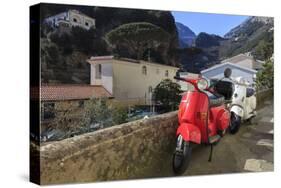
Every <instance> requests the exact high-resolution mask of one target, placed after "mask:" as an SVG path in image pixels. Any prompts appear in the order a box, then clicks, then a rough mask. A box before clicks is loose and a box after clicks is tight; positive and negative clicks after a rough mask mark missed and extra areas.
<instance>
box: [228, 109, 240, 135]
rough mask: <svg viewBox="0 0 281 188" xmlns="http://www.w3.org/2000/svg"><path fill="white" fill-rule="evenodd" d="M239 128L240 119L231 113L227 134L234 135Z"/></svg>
mask: <svg viewBox="0 0 281 188" xmlns="http://www.w3.org/2000/svg"><path fill="white" fill-rule="evenodd" d="M240 126H241V117H240V116H238V115H237V114H235V113H233V112H232V113H231V122H230V126H229V132H230V133H231V134H236V133H237V132H238V131H239V129H240Z"/></svg>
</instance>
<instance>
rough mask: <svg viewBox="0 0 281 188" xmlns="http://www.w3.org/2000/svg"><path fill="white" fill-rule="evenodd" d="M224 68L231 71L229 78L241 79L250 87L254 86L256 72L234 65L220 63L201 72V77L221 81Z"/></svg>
mask: <svg viewBox="0 0 281 188" xmlns="http://www.w3.org/2000/svg"><path fill="white" fill-rule="evenodd" d="M226 68H230V69H231V70H232V74H231V78H233V79H235V78H238V77H242V78H244V80H245V81H247V82H248V83H249V84H250V85H254V81H255V77H256V73H257V71H256V70H254V69H250V68H247V67H243V66H241V65H238V64H234V63H222V64H219V65H215V66H213V67H211V68H208V69H205V70H203V71H201V74H202V76H203V77H206V78H208V79H211V78H216V79H221V78H223V77H224V70H225V69H226Z"/></svg>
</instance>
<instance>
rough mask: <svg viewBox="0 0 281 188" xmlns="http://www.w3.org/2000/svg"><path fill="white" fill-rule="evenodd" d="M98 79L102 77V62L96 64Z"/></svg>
mask: <svg viewBox="0 0 281 188" xmlns="http://www.w3.org/2000/svg"><path fill="white" fill-rule="evenodd" d="M96 79H101V64H98V65H96Z"/></svg>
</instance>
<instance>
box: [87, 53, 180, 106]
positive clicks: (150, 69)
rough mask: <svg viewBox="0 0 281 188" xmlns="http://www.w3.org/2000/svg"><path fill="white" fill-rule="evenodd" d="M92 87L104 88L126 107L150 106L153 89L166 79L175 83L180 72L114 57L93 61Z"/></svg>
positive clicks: (171, 67)
mask: <svg viewBox="0 0 281 188" xmlns="http://www.w3.org/2000/svg"><path fill="white" fill-rule="evenodd" d="M87 61H88V63H90V65H91V85H101V86H102V87H104V88H105V89H106V90H107V91H108V92H109V93H110V94H111V95H112V96H113V97H114V99H115V100H116V101H119V102H122V103H123V104H151V101H152V93H153V89H154V88H155V87H156V86H157V85H158V84H159V83H160V82H161V81H162V80H164V79H170V80H172V81H174V82H176V80H174V76H175V74H176V72H177V70H178V69H179V68H177V67H173V66H168V65H162V64H157V63H153V62H148V61H142V60H140V61H137V60H133V59H127V58H115V57H114V56H99V57H91V58H90V59H88V60H87Z"/></svg>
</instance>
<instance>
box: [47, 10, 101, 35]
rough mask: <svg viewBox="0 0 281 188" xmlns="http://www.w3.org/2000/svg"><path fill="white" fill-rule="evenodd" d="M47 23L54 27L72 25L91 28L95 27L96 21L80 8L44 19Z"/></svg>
mask: <svg viewBox="0 0 281 188" xmlns="http://www.w3.org/2000/svg"><path fill="white" fill-rule="evenodd" d="M44 22H45V23H49V24H50V25H51V26H52V27H54V28H57V27H72V26H79V27H82V28H84V29H87V30H89V29H90V28H91V27H94V28H95V25H96V21H95V19H94V18H91V17H89V16H87V15H85V14H83V13H81V12H79V11H78V10H68V11H65V12H61V13H59V14H56V15H53V16H50V17H48V18H46V19H44Z"/></svg>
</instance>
